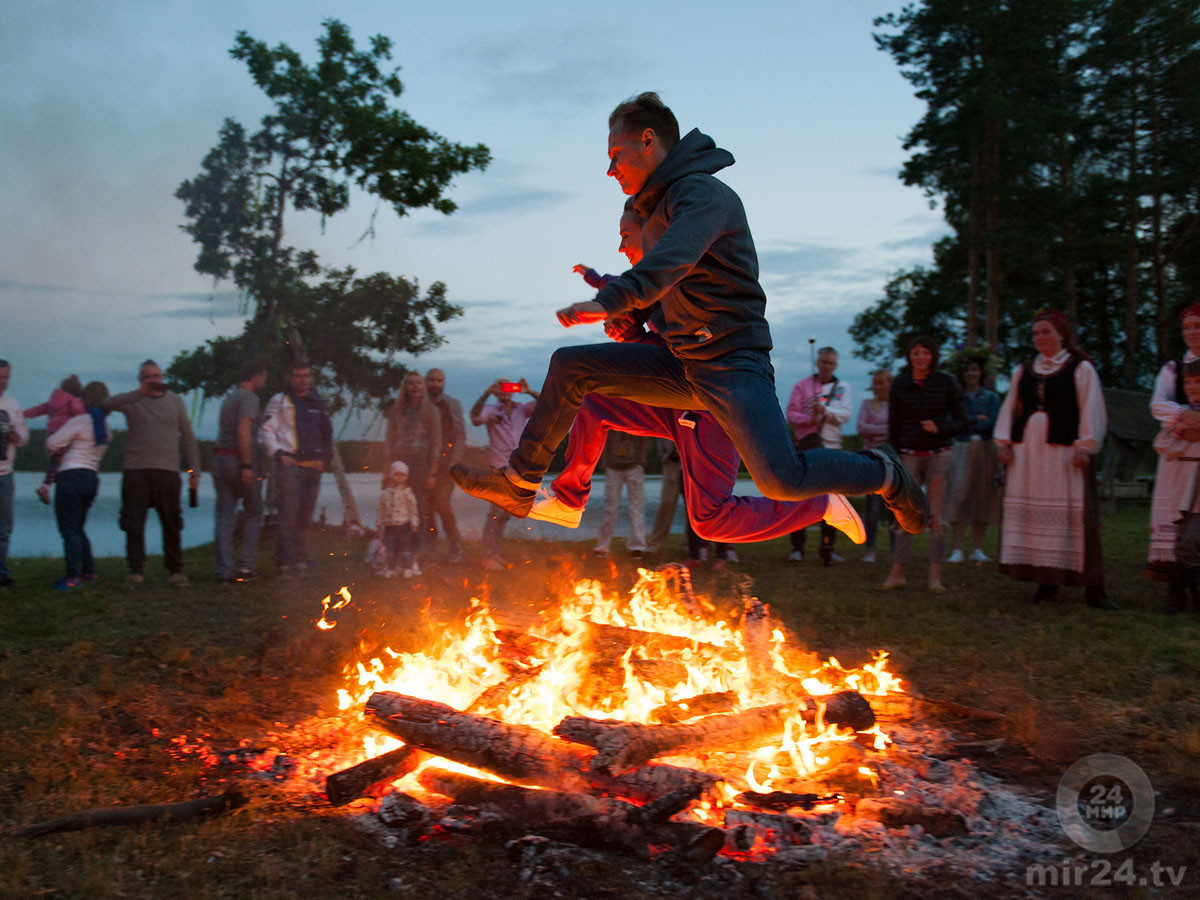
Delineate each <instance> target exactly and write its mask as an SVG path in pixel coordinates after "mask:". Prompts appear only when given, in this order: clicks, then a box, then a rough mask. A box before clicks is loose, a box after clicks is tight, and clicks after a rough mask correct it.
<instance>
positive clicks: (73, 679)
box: [0, 506, 1200, 900]
mask: <svg viewBox="0 0 1200 900" xmlns="http://www.w3.org/2000/svg"><path fill="white" fill-rule="evenodd" d="M1146 520H1147V509H1146V508H1145V507H1144V506H1143V507H1141V508H1138V507H1136V506H1134V507H1128V508H1126V509H1125V510H1123V511H1122V512H1120V513H1117V514H1114V515H1110V516H1108V517H1107V518H1106V520H1105V528H1104V550H1105V564H1106V571H1107V574H1108V578H1109V592H1110V594H1111V595H1112V596H1113V598H1114V599H1115V600H1116V601H1117V602H1118V603H1119V604H1120V605H1121V606H1122V610H1121V611H1120V612H1115V613H1114V612H1101V611H1097V610H1093V609H1089V608H1088V607H1086V606H1084V605H1083V603H1082V598H1081V596H1080V592H1079V591H1069V590H1068V591H1064V595H1063V598H1062V599H1061V600H1060V601H1059V602H1056V603H1051V604H1044V605H1036V606H1035V605H1033V604H1031V603H1030V602H1029V595H1030V594H1031V588H1030V587H1029V586H1027V585H1024V584H1017V583H1014V582H1011V581H1009V580H1008V579H1007V578H1004V577H1003V576H1001V575H999V574H998V573H997V572H996V571H995V567H994V565H993V564H989V565H984V566H982V567H976V566H948V567H947V575H948V576H949V577H948V578H946V581H947V585H948V586H949V587H950V591H949V593H947V594H945V595H942V596H934V595H930V594H928V593H926V592H925V591H923V590H922V589H921V587H920V585H922V584H923V583H924V579H923V578H922V577H920V576H921V574H922V573H921V569H922V568H923V562H922V554H923V553H924V552H925V550H924V547H925V543H924V539H918V542H917V552H916V559H915V561H914V564H913V567H912V569H911V571H910V573H909V574H910V577H909V583H910V585H911V586H910V587H909V588H907V589H905V590H901V591H892V592H887V593H880V592H877V591H874V590H873V587H874V585H875V583H876V582H877V581H879V580H881V579H882V577H883V575H884V574H885V573H886V565H885V564H884V563H879V564H876V565H874V566H868V565H864V564H862V563H860V562H858V557H859V555H860V551H859V550H858V549H857V548H852V547H847V546H845V545H844V542H843V545H842V546H839V548H838V549H839V551H840V552H843V553H844V555H846V556H847V557H849V561H848V562H846V563H844V564H842V565H838V566H833V567H830V568H823V567H820V566H818V565H815V564H813V563H803V564H800V565H796V564H788V563H786V562H784V561H783V558H784V556H785V555H786V552H787V547H786V542H785V541H775V542H771V543H766V544H759V545H753V546H746V547H742V548H739V553H740V554H741V557H742V562H741V563H739V564H737V565H736V566H734V567H733V568H734V569H737V570H738V571H739V572H744V573H748V574H750V575H751V576H753V578H754V580H755V591H756V593H758V594H759V596H761V597H763V598H764V599H766V600H768V601H769V602H770V603H771V604H772V606H773V608H774V609H775V611H776V613H777V614H778V615H779V616H780V617H781V618H783V619H784V620H785V621H786V622H787V623H788V624H789V625H790V627H791V628H792V629H793V630H794V631H795V632H796V633H797V634H798V635H799V637H800V639H801V640H802V641H803V642H805V643H807V645H808V646H809V647H810V648H811V649H812V650H814V651H816V652H818V653H821V654H826V655H836V656H838V657H839V658H840V659H842V661H843V662H846V663H847V664H850V663H858V662H861V661H863V660H864V659H865V658H866V657H867V652H868V650H870V649H873V648H888V649H889V650H891V652H892V658H893V660H894V665H893V669H894V670H896V671H897V672H899V673H900V674H902V675H903V676H904V677H905V678H907V679H909V680H910V681H911V682H912V684H913V686H914V688H915V689H916V690H917V691H919V692H920V693H921V694H923V695H925V696H928V697H933V698H938V699H942V700H947V701H954V702H957V703H961V704H967V705H970V706H974V707H981V708H985V709H990V710H995V711H998V712H1002V713H1004V714H1005V715H1006V718H1005V719H1004V720H1003V721H1001V722H999V723H985V722H979V721H970V720H961V719H957V718H954V717H946V716H944V717H943V718H941V719H939V721H938V724H939V725H942V726H944V727H949V728H953V729H956V730H960V731H965V732H968V733H971V734H974V735H978V736H980V737H1004V738H1005V739H1006V741H1005V748H1004V750H1003V751H1002V752H1001V753H1000V754H999V755H998V756H996V757H991V758H988V759H981V760H980V761H979V762H980V764H981V765H984V766H985V767H988V768H990V769H992V770H994V771H996V772H999V773H1001V774H1004V775H1006V776H1007V777H1009V778H1012V779H1014V780H1019V781H1021V782H1023V783H1025V784H1027V785H1030V786H1033V787H1034V788H1037V789H1042V790H1043V791H1044V792H1045V793H1046V796H1048V797H1050V796H1052V794H1053V790H1054V787H1055V785H1056V784H1057V781H1058V778H1059V777H1060V776H1061V774H1062V772H1063V771H1064V770H1065V769H1066V768H1067V767H1068V766H1069V765H1070V764H1071V763H1073V762H1074V761H1075V760H1077V759H1079V758H1080V757H1082V756H1085V755H1087V754H1089V753H1093V752H1099V751H1106V752H1112V753H1119V754H1122V755H1125V756H1127V757H1129V758H1130V759H1132V760H1134V761H1135V762H1136V763H1138V764H1139V765H1140V766H1141V767H1142V768H1143V769H1144V770H1145V771H1146V772H1147V774H1148V775H1149V777H1150V780H1151V782H1152V784H1153V785H1154V788H1155V790H1156V792H1157V806H1158V815H1157V816H1156V818H1155V822H1154V825H1153V826H1152V827H1151V830H1150V832H1149V834H1148V835H1147V837H1146V838H1145V839H1143V841H1142V842H1141V843H1140V844H1138V845H1137V847H1135V848H1134V849H1133V850H1132V851H1130V852H1129V853H1128V854H1126V855H1127V856H1132V857H1134V858H1135V859H1136V860H1137V861H1138V864H1139V866H1141V865H1143V864H1144V865H1149V863H1150V862H1151V861H1153V860H1160V861H1161V862H1162V863H1163V864H1166V865H1181V864H1183V865H1188V867H1189V869H1188V878H1187V882H1186V883H1187V884H1190V885H1191V886H1192V888H1193V889H1195V886H1196V885H1197V884H1200V880H1198V879H1200V857H1198V855H1197V850H1196V846H1197V843H1198V841H1197V837H1198V836H1200V832H1198V831H1197V826H1196V825H1195V824H1194V823H1196V822H1198V821H1200V800H1198V799H1197V798H1200V702H1198V698H1200V620H1198V619H1197V618H1196V617H1194V616H1190V615H1188V616H1178V617H1175V618H1171V619H1168V618H1166V617H1164V616H1162V615H1161V614H1160V613H1159V612H1158V607H1159V605H1160V600H1161V595H1162V586H1161V585H1158V584H1153V583H1150V582H1147V581H1145V580H1144V579H1143V578H1142V575H1141V566H1142V562H1143V561H1144V558H1145V548H1146V537H1145V532H1146ZM564 534H565V532H564ZM319 542H320V545H321V547H322V549H323V551H324V552H325V553H327V554H328V555H327V556H325V557H324V558H323V560H322V562H321V564H320V566H319V568H318V570H317V572H316V573H315V574H314V575H313V577H311V578H310V579H307V580H305V581H303V582H282V581H278V580H272V579H264V580H262V581H260V582H257V583H254V584H249V585H238V586H234V587H219V586H218V585H216V583H215V581H214V580H213V579H212V578H211V575H208V574H207V573H209V572H210V570H211V551H210V549H209V548H199V549H196V550H193V551H189V552H188V553H187V559H186V567H187V570H188V571H189V572H190V573H191V575H192V577H193V581H194V586H193V587H192V588H191V589H190V590H179V589H174V590H172V589H170V588H168V587H167V586H166V584H165V576H164V574H163V573H161V571H159V572H155V571H154V565H155V563H154V562H153V561H152V564H151V570H150V574H149V575H148V581H147V584H146V585H144V586H143V587H142V588H140V589H136V590H127V589H126V588H125V587H124V585H123V579H124V566H123V564H122V563H121V561H119V560H103V561H101V563H100V566H99V574H100V576H101V581H100V583H99V584H95V585H90V586H88V587H86V588H84V589H80V590H77V591H73V592H67V593H55V592H54V591H51V590H50V589H49V586H50V585H51V584H52V583H53V581H54V579H55V578H56V577H57V575H58V574H59V573H58V571H57V567H58V565H59V564H58V563H56V562H55V561H51V560H18V561H15V563H14V565H13V569H14V575H15V577H16V578H17V579H18V581H19V584H18V587H17V588H15V589H12V590H8V591H5V592H4V593H2V594H0V760H2V763H3V765H2V769H0V831H2V832H8V831H11V830H14V829H16V828H18V827H21V826H23V825H27V824H29V823H32V822H35V821H41V820H44V819H49V818H53V817H56V816H60V815H64V814H67V813H70V812H74V811H78V810H82V809H86V808H89V807H97V806H109V805H118V804H136V803H154V802H169V801H176V800H185V799H190V798H192V797H195V796H199V795H203V794H210V793H216V792H219V791H221V790H223V789H224V788H225V787H226V786H227V784H228V783H229V782H230V781H233V780H236V779H238V777H239V775H240V774H244V773H239V772H237V771H235V770H232V769H221V768H214V767H212V766H210V765H207V764H205V763H204V762H203V761H202V760H201V759H199V758H198V756H199V754H196V753H189V752H187V750H188V749H189V747H190V746H191V745H195V744H202V745H203V746H206V747H209V748H232V747H237V746H238V744H239V742H242V743H248V744H249V745H250V746H253V747H268V746H270V747H276V748H278V749H279V750H281V751H283V752H287V753H290V754H292V755H293V756H299V757H301V758H303V756H304V754H305V753H307V752H309V751H311V752H314V753H315V752H318V751H319V750H320V749H321V748H320V746H318V745H319V744H320V742H321V736H320V735H317V734H314V733H313V732H311V731H306V732H304V733H301V732H300V731H299V730H295V729H292V726H294V725H296V724H297V723H301V722H313V721H321V720H322V719H327V718H329V717H332V716H333V715H334V710H335V707H336V703H335V691H336V689H337V688H338V687H340V686H341V685H342V683H343V682H342V674H341V672H342V667H343V665H344V664H345V663H346V662H347V661H349V660H351V659H355V658H358V657H359V655H360V653H361V652H362V651H363V650H369V649H371V648H375V647H378V646H379V645H380V644H382V643H384V642H386V643H388V644H390V645H391V646H393V647H395V648H397V649H415V648H416V647H419V646H421V645H422V644H424V643H425V642H426V641H427V640H428V638H429V636H430V635H432V634H435V633H437V632H438V631H440V630H441V629H442V628H443V627H444V625H445V623H447V622H449V621H451V620H453V619H454V618H455V617H457V616H460V615H461V614H462V612H463V609H464V608H465V607H466V605H467V601H468V599H469V598H470V597H471V596H473V595H474V596H484V595H487V596H489V597H490V599H491V601H492V602H493V603H495V604H497V605H499V606H502V607H509V608H515V609H517V610H534V609H537V608H539V607H541V606H542V605H544V604H545V603H547V602H548V599H549V598H550V597H552V596H554V595H555V593H556V592H557V591H558V590H560V589H561V588H562V587H563V586H565V585H567V584H569V583H570V581H571V580H572V579H573V578H574V577H576V576H577V575H588V576H593V577H604V578H609V579H612V583H613V584H617V585H621V584H630V583H632V578H633V567H632V565H631V564H630V563H629V562H628V561H625V560H622V558H621V556H620V554H618V555H617V556H616V557H615V558H614V561H613V562H609V561H605V560H596V559H590V558H588V557H587V556H586V551H587V550H588V549H589V546H588V544H587V543H571V542H561V543H552V544H549V543H539V544H520V543H517V542H513V543H512V544H510V546H509V547H508V548H507V551H506V553H507V555H508V557H509V558H510V559H512V560H514V561H515V560H520V562H518V563H517V564H516V565H515V566H514V567H513V569H512V570H511V571H509V572H502V573H499V574H496V575H492V576H490V577H489V578H488V579H487V581H486V583H485V581H484V579H483V576H482V571H481V569H480V568H479V567H478V565H476V564H475V563H477V558H476V557H474V556H471V557H470V559H469V562H468V564H467V565H465V566H458V567H454V568H452V569H444V568H435V569H432V570H431V571H430V572H428V573H427V575H426V576H425V577H424V578H422V579H421V580H420V584H419V585H410V586H408V587H405V586H403V585H402V584H401V583H400V582H397V581H381V580H378V579H375V578H373V577H371V576H369V575H365V574H364V567H363V566H362V565H361V563H360V562H359V560H360V559H361V556H362V549H363V548H362V546H361V545H358V544H356V545H352V544H348V543H344V542H343V541H342V539H341V538H339V537H337V536H335V535H332V534H331V535H324V536H321V537H320V538H319ZM811 543H812V542H810V544H811ZM989 549H994V548H989ZM267 552H268V550H267V549H264V558H266V553H267ZM735 581H736V575H735V574H732V573H730V574H725V575H714V574H712V573H711V572H707V571H706V572H701V573H699V574H698V575H697V577H696V582H697V587H698V588H701V589H702V590H709V591H711V592H712V594H713V595H714V596H720V595H728V596H732V595H733V585H734V583H735ZM343 584H346V585H348V586H349V587H350V590H351V592H352V594H353V597H354V608H353V610H348V611H346V612H345V614H344V617H343V618H342V620H341V627H339V628H337V629H334V630H333V631H331V632H319V631H318V630H317V629H315V628H314V627H313V622H314V620H315V619H316V618H317V617H318V616H319V613H320V600H321V598H322V597H323V596H325V595H326V594H328V593H331V592H333V591H336V590H337V589H338V588H339V587H341V586H342V585H343ZM428 598H433V599H431V600H429V602H428V603H427V602H426V600H427V599H428ZM180 735H186V736H187V737H188V741H187V743H186V745H184V746H181V745H180V744H177V743H173V742H172V738H178V736H180ZM241 787H242V788H243V789H245V790H246V791H247V792H248V793H249V794H250V796H251V799H252V802H251V803H250V804H249V805H248V806H247V807H245V808H243V809H242V810H239V811H238V812H237V813H235V814H233V815H231V816H227V817H224V818H222V819H217V820H214V821H212V822H208V823H205V824H180V825H153V826H142V827H137V828H113V829H98V830H92V831H84V832H78V833H71V834H62V835H54V836H49V837H43V838H38V839H31V840H22V841H13V840H7V839H0V872H3V873H4V876H3V878H2V879H0V896H14V897H17V896H20V897H27V896H52V897H80V898H84V897H86V898H92V897H158V896H168V895H169V896H173V897H177V898H181V900H182V898H194V897H196V898H198V897H293V896H304V897H317V898H325V897H330V898H333V897H373V896H413V897H417V896H420V897H463V898H467V897H471V898H474V897H492V896H495V897H522V896H529V897H534V896H548V895H549V894H548V892H547V890H546V889H545V888H540V887H534V886H530V885H522V884H521V883H519V882H518V879H517V868H518V867H517V866H516V865H515V864H514V863H513V862H511V861H510V860H508V859H507V858H506V857H505V856H504V853H503V850H502V849H499V848H496V847H494V846H491V845H489V844H487V843H479V844H474V843H472V842H470V841H462V840H456V841H455V842H453V843H439V842H437V841H432V842H428V843H426V844H423V845H421V846H419V847H416V848H410V849H407V850H402V851H389V850H385V849H384V848H383V847H382V846H381V845H380V844H379V843H378V842H377V841H376V840H375V839H374V838H372V837H369V836H367V835H364V834H362V833H360V832H359V831H357V830H355V828H354V827H353V826H352V824H351V823H350V820H349V817H348V816H347V815H346V813H345V812H343V811H335V810H330V809H328V808H326V807H324V806H323V805H322V804H320V803H315V802H312V800H311V798H307V799H306V798H305V797H303V796H301V795H298V794H296V793H294V792H289V791H286V790H285V789H284V788H283V787H281V786H279V785H276V784H274V783H272V782H270V781H269V780H262V779H257V780H249V781H247V780H243V781H242V782H241ZM1168 810H1169V812H1166V811H1168ZM1048 862H1054V860H1048ZM669 874H670V877H669V878H666V877H665V876H664V875H663V873H661V872H658V871H656V870H655V866H654V864H649V863H643V862H639V861H636V860H625V859H621V860H619V861H618V862H617V863H615V864H613V865H611V866H605V867H603V868H602V870H598V871H595V872H583V873H578V872H577V873H575V875H576V877H575V878H574V879H573V880H568V881H567V882H565V883H564V884H562V885H560V886H559V894H558V895H560V896H579V897H635V896H649V895H652V894H653V895H658V896H663V895H678V896H700V895H701V894H702V891H701V888H700V886H697V885H696V884H695V883H694V880H695V877H696V875H695V873H690V874H689V873H678V872H674V873H669ZM689 879H691V881H689ZM960 892H961V893H960ZM981 893H983V894H992V895H995V896H1009V895H1010V894H1011V893H1012V887H1011V886H1006V885H1000V884H996V885H990V886H989V885H984V886H980V885H964V886H961V887H954V886H946V885H929V884H922V883H904V882H897V881H896V880H895V879H890V878H886V877H884V876H882V875H880V874H879V873H877V872H875V871H873V870H872V869H871V868H870V866H869V865H868V864H866V863H864V861H862V860H843V861H839V862H838V863H836V864H832V865H829V864H825V865H821V866H817V867H814V868H812V869H808V870H804V871H802V872H791V873H787V874H786V877H785V876H782V875H779V874H778V873H774V874H772V873H764V872H759V873H757V874H755V873H753V872H749V873H748V875H747V879H746V881H745V882H744V884H743V885H742V887H741V888H739V889H738V890H737V891H734V892H732V893H730V892H728V891H726V892H725V896H736V895H738V894H741V895H744V896H820V897H851V896H854V897H864V896H868V897H873V896H908V895H921V896H929V897H934V896H955V895H962V896H967V895H968V894H969V895H971V896H979V895H980V894H981ZM1080 896H1083V894H1080Z"/></svg>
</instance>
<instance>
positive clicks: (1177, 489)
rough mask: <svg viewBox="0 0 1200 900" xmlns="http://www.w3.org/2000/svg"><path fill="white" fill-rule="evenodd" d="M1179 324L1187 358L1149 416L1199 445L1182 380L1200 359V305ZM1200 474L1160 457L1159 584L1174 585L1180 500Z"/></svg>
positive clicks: (1173, 600)
mask: <svg viewBox="0 0 1200 900" xmlns="http://www.w3.org/2000/svg"><path fill="white" fill-rule="evenodd" d="M1180 321H1181V328H1182V331H1183V342H1184V344H1185V345H1186V347H1187V349H1186V350H1185V351H1184V354H1183V358H1182V359H1180V360H1171V361H1170V362H1168V363H1167V364H1166V365H1165V366H1163V367H1162V369H1161V370H1160V371H1159V373H1158V378H1156V379H1155V381H1154V394H1153V396H1152V397H1151V398H1150V414H1151V415H1152V416H1154V418H1156V419H1157V420H1158V421H1159V422H1160V423H1162V424H1163V425H1168V426H1171V427H1172V428H1174V429H1175V431H1176V432H1177V433H1179V434H1180V435H1181V436H1182V437H1183V438H1184V439H1186V440H1189V441H1200V412H1198V411H1196V410H1191V409H1188V402H1187V398H1186V397H1184V395H1183V379H1182V378H1180V377H1179V370H1180V368H1181V367H1182V366H1183V364H1185V363H1189V362H1192V361H1193V360H1197V359H1200V303H1195V304H1192V305H1191V306H1189V307H1188V308H1187V309H1185V310H1184V311H1183V313H1182V314H1181V316H1180ZM1196 474H1197V463H1196V462H1195V461H1194V460H1191V459H1178V458H1176V459H1169V458H1168V457H1167V456H1164V455H1161V454H1160V455H1159V457H1158V469H1157V471H1156V472H1155V475H1154V498H1153V500H1152V501H1151V505H1150V553H1149V557H1148V559H1147V560H1146V575H1147V576H1148V577H1150V578H1153V579H1154V580H1156V581H1170V578H1171V574H1172V571H1173V570H1174V568H1175V537H1176V526H1175V522H1176V520H1177V519H1178V518H1179V510H1180V509H1182V508H1184V506H1186V505H1187V503H1184V505H1183V506H1181V505H1180V498H1188V499H1189V500H1190V498H1191V492H1192V490H1193V487H1194V485H1195V481H1196ZM1177 603H1178V598H1177V597H1174V596H1172V595H1168V598H1167V604H1166V606H1167V609H1168V611H1173V609H1174V608H1176V606H1177Z"/></svg>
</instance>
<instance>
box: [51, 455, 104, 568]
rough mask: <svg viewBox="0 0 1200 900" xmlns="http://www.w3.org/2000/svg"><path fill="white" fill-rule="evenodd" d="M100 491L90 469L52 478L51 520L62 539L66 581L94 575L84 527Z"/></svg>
mask: <svg viewBox="0 0 1200 900" xmlns="http://www.w3.org/2000/svg"><path fill="white" fill-rule="evenodd" d="M99 489H100V478H99V477H98V476H97V475H96V473H95V472H93V471H92V470H91V469H67V470H66V471H63V472H59V473H58V474H57V476H56V477H55V481H54V517H55V519H57V520H58V533H59V534H61V535H62V542H63V559H64V561H65V562H66V575H67V577H68V578H82V577H83V576H84V575H94V574H95V572H96V569H95V565H94V564H93V561H92V542H91V541H89V540H88V536H87V532H86V531H84V530H83V527H84V525H85V524H86V523H87V515H88V510H89V509H91V508H92V502H93V501H94V500H95V499H96V492H97V491H98V490H99Z"/></svg>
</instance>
